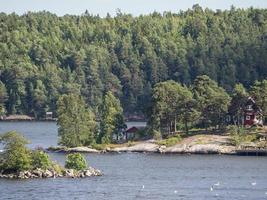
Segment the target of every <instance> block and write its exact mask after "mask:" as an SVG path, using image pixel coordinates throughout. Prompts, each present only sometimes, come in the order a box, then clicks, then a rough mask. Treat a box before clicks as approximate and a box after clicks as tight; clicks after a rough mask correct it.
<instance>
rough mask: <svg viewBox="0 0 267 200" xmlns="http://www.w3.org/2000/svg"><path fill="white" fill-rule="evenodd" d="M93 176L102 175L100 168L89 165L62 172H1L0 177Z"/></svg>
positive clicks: (36, 170) (49, 170)
mask: <svg viewBox="0 0 267 200" xmlns="http://www.w3.org/2000/svg"><path fill="white" fill-rule="evenodd" d="M91 176H102V173H101V171H100V170H98V169H95V168H92V167H89V168H88V169H85V170H80V171H76V170H74V169H64V170H63V171H62V172H56V171H55V170H51V169H46V170H44V169H34V170H27V171H20V172H17V173H9V174H2V173H0V178H6V179H30V178H59V177H65V178H85V177H91Z"/></svg>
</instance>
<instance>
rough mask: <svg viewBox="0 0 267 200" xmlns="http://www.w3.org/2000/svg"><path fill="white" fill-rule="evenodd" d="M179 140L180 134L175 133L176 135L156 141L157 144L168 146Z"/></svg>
mask: <svg viewBox="0 0 267 200" xmlns="http://www.w3.org/2000/svg"><path fill="white" fill-rule="evenodd" d="M181 140H182V138H181V136H180V135H176V136H173V137H169V138H167V139H164V140H159V141H157V142H156V143H157V144H158V145H164V146H166V147H170V146H174V145H175V144H177V143H178V142H180V141H181Z"/></svg>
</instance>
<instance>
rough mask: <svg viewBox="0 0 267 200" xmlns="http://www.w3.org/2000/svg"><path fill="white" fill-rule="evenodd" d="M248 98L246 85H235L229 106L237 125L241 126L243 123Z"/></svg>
mask: <svg viewBox="0 0 267 200" xmlns="http://www.w3.org/2000/svg"><path fill="white" fill-rule="evenodd" d="M247 99H248V93H247V91H246V89H245V88H244V86H243V85H242V84H241V83H239V84H236V85H235V88H234V90H233V95H232V99H231V102H230V105H229V108H228V111H229V114H230V116H231V117H232V119H231V120H232V121H233V122H234V124H235V125H237V126H239V125H241V123H242V118H243V108H244V105H245V103H246V101H247Z"/></svg>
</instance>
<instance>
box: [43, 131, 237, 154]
mask: <svg viewBox="0 0 267 200" xmlns="http://www.w3.org/2000/svg"><path fill="white" fill-rule="evenodd" d="M47 150H48V151H52V152H66V153H68V152H82V153H108V152H113V153H120V152H140V153H162V154H168V153H173V154H174V153H176V154H231V155H233V154H235V153H236V150H237V148H236V147H235V146H232V145H231V144H230V143H229V137H228V136H217V135H205V136H192V137H188V138H185V139H183V140H182V141H181V142H179V143H177V144H175V145H173V146H170V147H167V146H165V145H159V144H157V143H156V141H155V140H147V141H142V142H137V143H135V144H133V145H127V144H125V145H121V146H118V147H115V148H110V147H107V148H105V149H104V150H101V151H99V150H96V149H92V148H89V147H76V148H66V147H60V146H58V147H50V148H48V149H47Z"/></svg>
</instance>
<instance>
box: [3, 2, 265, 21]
mask: <svg viewBox="0 0 267 200" xmlns="http://www.w3.org/2000/svg"><path fill="white" fill-rule="evenodd" d="M194 4H199V5H200V6H202V7H204V8H206V7H208V8H211V9H213V10H216V9H221V10H224V9H229V8H230V7H231V5H233V6H235V7H238V8H249V7H254V8H267V0H198V1H196V0H0V12H5V13H12V12H15V13H17V14H20V15H21V14H24V13H26V12H28V11H43V10H46V11H50V12H52V13H55V14H57V15H59V16H62V15H65V14H76V15H80V14H82V13H84V12H85V10H86V9H87V10H88V12H89V13H90V14H93V15H97V14H99V15H100V16H101V17H105V16H106V14H107V13H110V14H111V15H112V16H114V15H115V14H116V11H117V9H120V10H121V11H122V13H130V14H132V15H134V16H138V15H140V14H148V13H152V12H154V11H157V12H160V13H163V12H164V11H172V12H178V11H180V10H187V9H188V8H192V6H193V5H194Z"/></svg>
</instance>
